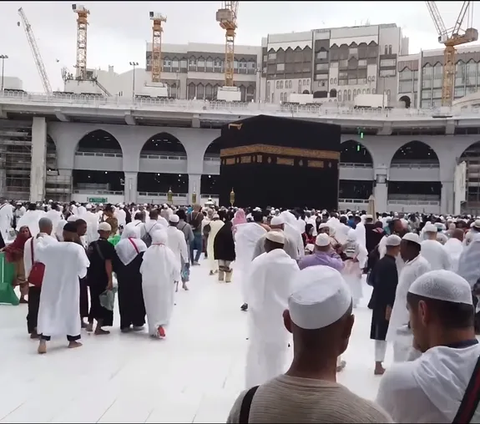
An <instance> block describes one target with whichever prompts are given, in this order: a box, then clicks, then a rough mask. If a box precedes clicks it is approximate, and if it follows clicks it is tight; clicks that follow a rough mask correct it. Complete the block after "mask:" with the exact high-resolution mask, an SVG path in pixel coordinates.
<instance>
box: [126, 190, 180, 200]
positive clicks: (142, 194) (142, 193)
mask: <svg viewBox="0 0 480 424" xmlns="http://www.w3.org/2000/svg"><path fill="white" fill-rule="evenodd" d="M122 194H123V193H122ZM138 195H139V196H143V197H167V196H168V193H154V192H150V191H139V192H138ZM172 196H173V197H185V198H186V197H188V194H187V193H173V194H172Z"/></svg>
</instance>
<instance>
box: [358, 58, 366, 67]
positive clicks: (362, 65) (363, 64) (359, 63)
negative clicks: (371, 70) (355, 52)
mask: <svg viewBox="0 0 480 424" xmlns="http://www.w3.org/2000/svg"><path fill="white" fill-rule="evenodd" d="M365 66H367V59H360V60H359V61H358V67H359V68H365Z"/></svg>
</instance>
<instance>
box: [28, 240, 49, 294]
mask: <svg viewBox="0 0 480 424" xmlns="http://www.w3.org/2000/svg"><path fill="white" fill-rule="evenodd" d="M30 249H31V258H32V269H31V270H30V274H28V282H29V283H30V284H33V285H34V286H35V287H38V288H40V287H42V283H43V276H44V274H45V265H44V264H42V263H41V262H35V254H34V243H33V237H32V239H31V241H30Z"/></svg>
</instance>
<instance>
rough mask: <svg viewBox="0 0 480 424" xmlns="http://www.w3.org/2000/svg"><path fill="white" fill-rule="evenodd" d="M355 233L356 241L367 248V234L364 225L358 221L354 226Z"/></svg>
mask: <svg viewBox="0 0 480 424" xmlns="http://www.w3.org/2000/svg"><path fill="white" fill-rule="evenodd" d="M354 231H355V235H356V236H357V243H358V244H359V245H360V246H362V247H363V248H364V249H366V248H367V235H366V230H365V225H364V224H362V223H361V222H359V223H358V224H357V226H356V227H355V230H354Z"/></svg>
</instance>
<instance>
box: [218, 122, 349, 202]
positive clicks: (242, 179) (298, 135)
mask: <svg viewBox="0 0 480 424" xmlns="http://www.w3.org/2000/svg"><path fill="white" fill-rule="evenodd" d="M220 159H221V162H220V181H219V188H220V190H219V191H220V204H221V205H224V206H227V205H229V204H232V203H233V204H234V205H235V206H239V207H249V206H251V207H257V206H258V207H262V208H265V207H267V206H272V207H284V208H294V207H308V208H321V209H328V210H332V209H337V206H338V180H339V175H338V173H339V169H338V167H339V159H340V126H339V125H333V124H324V123H318V122H311V121H304V120H299V119H292V118H281V117H275V116H267V115H258V116H254V117H251V118H246V119H243V120H241V121H236V122H232V123H230V124H228V125H225V126H224V127H223V128H222V131H221V137H220Z"/></svg>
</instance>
